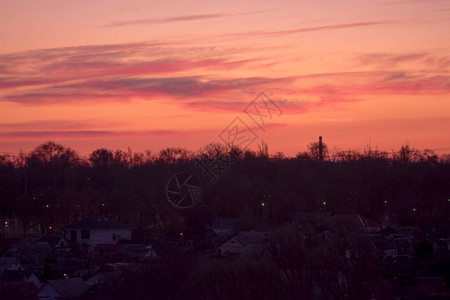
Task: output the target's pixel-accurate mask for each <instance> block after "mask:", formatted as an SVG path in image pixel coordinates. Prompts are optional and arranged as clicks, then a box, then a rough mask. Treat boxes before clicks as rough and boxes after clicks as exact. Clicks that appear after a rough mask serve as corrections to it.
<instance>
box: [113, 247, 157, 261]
mask: <svg viewBox="0 0 450 300" xmlns="http://www.w3.org/2000/svg"><path fill="white" fill-rule="evenodd" d="M120 252H121V253H122V254H123V255H125V256H127V257H129V258H132V259H146V258H157V257H158V255H157V254H156V252H155V250H154V249H153V247H152V246H151V245H145V244H125V245H123V246H122V248H121V249H120Z"/></svg>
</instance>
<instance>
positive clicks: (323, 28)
mask: <svg viewBox="0 0 450 300" xmlns="http://www.w3.org/2000/svg"><path fill="white" fill-rule="evenodd" d="M392 23H394V22H393V21H372V22H355V23H341V24H333V25H323V26H313V27H301V28H294V29H287V30H276V31H254V32H241V33H234V34H226V35H222V36H223V37H226V36H229V37H236V36H241V37H248V36H283V35H290V34H298V33H307V32H316V31H330V30H341V29H349V28H358V27H368V26H377V25H386V24H392Z"/></svg>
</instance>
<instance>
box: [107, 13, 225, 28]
mask: <svg viewBox="0 0 450 300" xmlns="http://www.w3.org/2000/svg"><path fill="white" fill-rule="evenodd" d="M228 16H231V14H223V13H222V14H219V13H217V14H198V15H185V16H177V17H170V18H147V19H139V20H131V21H121V22H112V23H109V24H106V25H104V27H120V26H130V25H141V24H162V23H174V22H187V21H198V20H205V19H217V18H223V17H228Z"/></svg>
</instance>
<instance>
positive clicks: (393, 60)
mask: <svg viewBox="0 0 450 300" xmlns="http://www.w3.org/2000/svg"><path fill="white" fill-rule="evenodd" d="M427 56H428V53H408V54H392V53H372V54H364V55H360V56H359V57H358V60H359V62H360V63H361V64H362V65H376V66H380V67H395V66H397V65H398V64H400V63H408V62H416V61H420V60H423V59H424V58H425V57H427Z"/></svg>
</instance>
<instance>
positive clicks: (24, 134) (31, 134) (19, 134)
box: [0, 130, 189, 139]
mask: <svg viewBox="0 0 450 300" xmlns="http://www.w3.org/2000/svg"><path fill="white" fill-rule="evenodd" d="M188 133H189V132H180V131H174V130H146V131H107V130H66V131H64V130H52V131H0V138H7V139H44V138H45V139H49V138H120V137H126V138H130V137H152V136H177V135H180V136H185V135H186V134H188Z"/></svg>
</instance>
